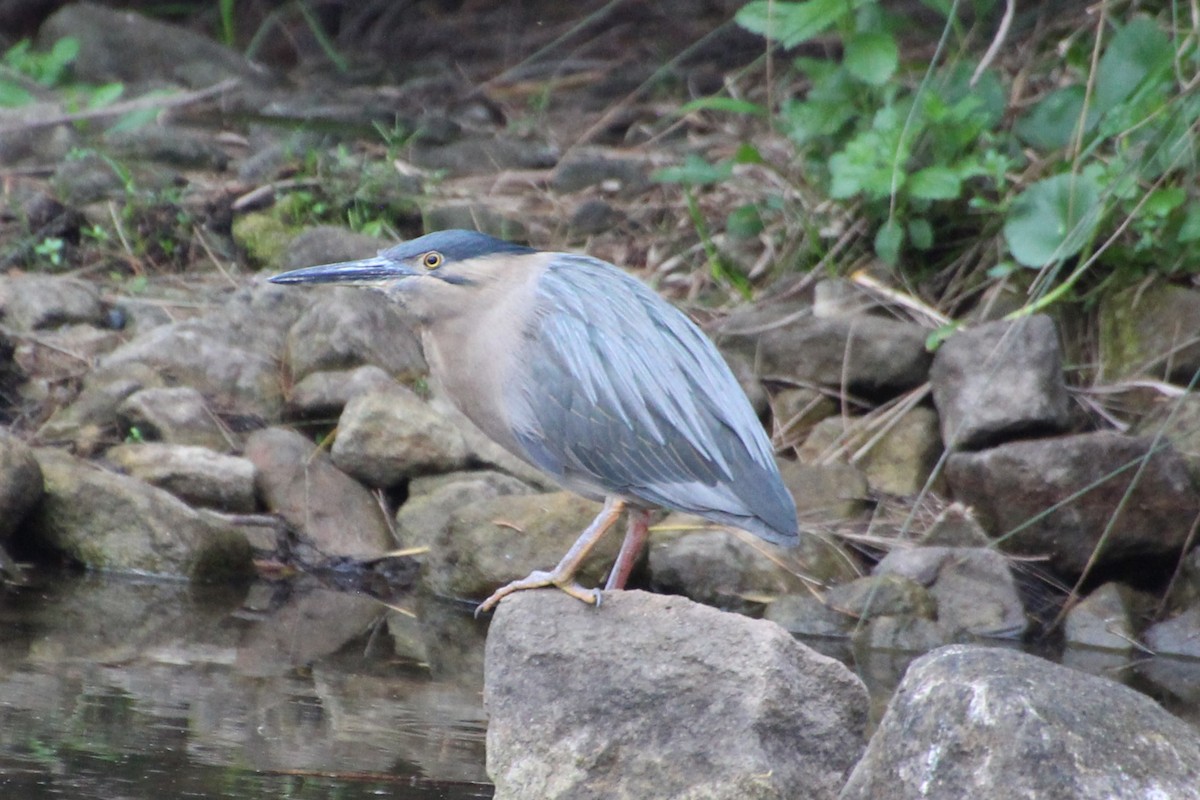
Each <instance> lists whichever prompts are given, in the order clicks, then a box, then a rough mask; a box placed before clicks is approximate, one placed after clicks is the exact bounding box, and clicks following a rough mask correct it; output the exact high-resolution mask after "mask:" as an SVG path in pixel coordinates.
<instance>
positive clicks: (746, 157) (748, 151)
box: [733, 142, 764, 164]
mask: <svg viewBox="0 0 1200 800" xmlns="http://www.w3.org/2000/svg"><path fill="white" fill-rule="evenodd" d="M733 163H735V164H762V163H764V162H763V157H762V153H761V152H759V150H758V148H757V147H755V146H754V145H752V144H750V143H749V142H742V143H741V144H740V145H738V149H737V152H736V153H734V154H733Z"/></svg>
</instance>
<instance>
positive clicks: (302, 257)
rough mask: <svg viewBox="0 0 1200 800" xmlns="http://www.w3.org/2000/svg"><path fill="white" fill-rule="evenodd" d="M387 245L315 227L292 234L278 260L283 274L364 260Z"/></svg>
mask: <svg viewBox="0 0 1200 800" xmlns="http://www.w3.org/2000/svg"><path fill="white" fill-rule="evenodd" d="M387 246H388V243H387V242H385V241H384V240H382V239H378V238H376V237H374V236H367V235H366V234H365V233H358V232H357V231H352V230H350V229H349V228H343V227H341V226H338V225H316V226H314V227H312V228H306V229H305V230H303V231H301V232H300V233H298V234H296V236H295V237H293V238H292V240H291V241H290V242H288V245H287V249H286V250H285V252H284V254H283V258H282V259H280V262H279V268H280V269H283V270H291V269H300V268H302V267H311V266H315V265H317V264H333V263H336V262H338V261H354V260H355V259H359V258H368V257H370V256H373V255H375V254H376V253H378V252H379V251H380V250H382V249H384V248H386V247H387Z"/></svg>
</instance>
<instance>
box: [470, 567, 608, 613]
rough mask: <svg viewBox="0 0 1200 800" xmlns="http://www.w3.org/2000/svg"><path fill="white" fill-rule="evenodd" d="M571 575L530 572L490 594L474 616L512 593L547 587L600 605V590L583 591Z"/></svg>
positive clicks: (476, 608) (491, 607) (594, 604)
mask: <svg viewBox="0 0 1200 800" xmlns="http://www.w3.org/2000/svg"><path fill="white" fill-rule="evenodd" d="M571 578H572V576H571V575H559V574H557V573H555V572H541V571H538V572H531V573H529V575H528V577H525V578H522V579H521V580H519V581H513V582H512V583H509V584H506V585H504V586H501V587H500V588H499V589H497V590H496V591H494V592H492V596H491V597H489V598H488V599H487V600H484V601H483V602H482V603H480V604H479V605H478V606H476V607H475V616H477V617H478V616H479V615H480V614H482V613H484V612H486V611H491V610H492V609H493V608H495V607H496V604H497V603H499V602H500V601H501V600H503V599H504V598H505V597H508V596H509V595H510V594H512V593H513V592H519V591H522V590H524V589H542V588H545V587H547V586H556V587H558V588H559V589H561V590H562V591H564V592H566V593H567V594H569V595H571V597H574V598H575V599H576V600H581V601H583V602H585V603H587V604H588V605H593V606H598V605H600V590H599V589H585V588H584V587H582V586H580V585H579V584H578V583H575V581H573V580H571Z"/></svg>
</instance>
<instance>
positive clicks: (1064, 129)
mask: <svg viewBox="0 0 1200 800" xmlns="http://www.w3.org/2000/svg"><path fill="white" fill-rule="evenodd" d="M1086 93H1087V90H1086V89H1085V88H1084V87H1082V86H1067V87H1066V88H1063V89H1059V90H1057V91H1054V92H1051V93H1050V94H1048V95H1046V96H1045V97H1043V98H1042V99H1041V101H1039V102H1038V104H1037V105H1035V106H1034V107H1033V108H1032V109H1030V111H1029V113H1028V114H1026V115H1025V116H1023V117H1021V118H1020V119H1019V120H1017V123H1016V125H1014V126H1013V130H1014V131H1015V132H1016V134H1017V136H1020V137H1021V138H1022V139H1024V140H1025V142H1026V143H1027V144H1029V145H1031V146H1033V147H1035V148H1037V149H1039V150H1042V151H1047V150H1058V149H1060V148H1063V147H1066V146H1067V144H1069V143H1070V142H1071V140H1072V139H1074V138H1075V130H1076V128H1077V126H1078V125H1079V117H1080V114H1082V113H1083V103H1084V100H1085V99H1086ZM1099 118H1100V115H1099V114H1097V113H1096V111H1095V109H1094V108H1090V109H1088V113H1087V116H1086V118H1085V119H1084V122H1083V127H1084V132H1085V133H1086V132H1087V131H1089V130H1091V129H1092V128H1094V127H1096V121H1097V120H1098V119H1099Z"/></svg>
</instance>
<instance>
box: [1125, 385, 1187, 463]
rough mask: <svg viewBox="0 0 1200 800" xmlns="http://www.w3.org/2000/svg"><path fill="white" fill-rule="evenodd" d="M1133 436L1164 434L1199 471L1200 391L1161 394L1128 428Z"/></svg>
mask: <svg viewBox="0 0 1200 800" xmlns="http://www.w3.org/2000/svg"><path fill="white" fill-rule="evenodd" d="M1129 433H1130V434H1131V435H1133V436H1145V437H1153V436H1165V437H1166V438H1167V440H1168V441H1170V442H1171V444H1173V445H1174V446H1175V449H1176V450H1178V451H1179V452H1180V453H1181V454H1183V456H1184V457H1185V458H1187V459H1188V461H1189V463H1191V465H1192V472H1193V473H1195V474H1197V475H1200V394H1196V393H1195V392H1186V393H1184V394H1181V395H1179V396H1178V397H1163V398H1162V399H1161V400H1159V402H1158V403H1157V404H1156V405H1155V406H1154V407H1152V409H1151V410H1150V411H1149V413H1147V414H1146V415H1145V416H1144V417H1142V418H1141V419H1139V420H1137V421H1136V422H1135V423H1134V425H1133V427H1132V428H1130V429H1129Z"/></svg>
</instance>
